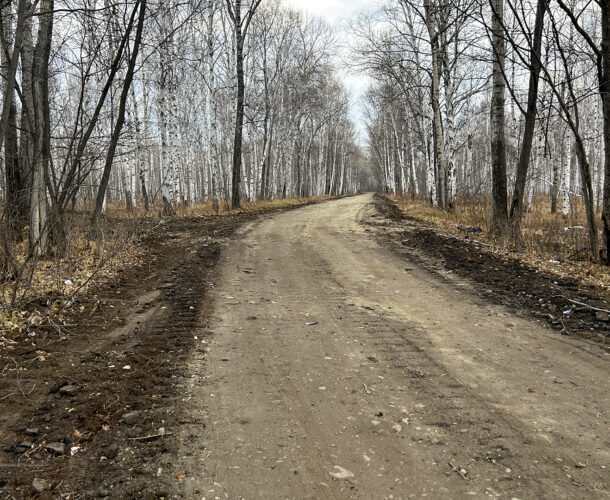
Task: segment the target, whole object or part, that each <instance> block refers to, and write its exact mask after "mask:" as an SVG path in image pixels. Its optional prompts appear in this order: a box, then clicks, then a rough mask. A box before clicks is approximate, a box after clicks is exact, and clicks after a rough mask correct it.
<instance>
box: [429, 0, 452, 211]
mask: <svg viewBox="0 0 610 500" xmlns="http://www.w3.org/2000/svg"><path fill="white" fill-rule="evenodd" d="M424 8H425V11H426V27H427V28H428V36H429V37H430V49H431V51H432V82H431V83H432V88H431V98H432V112H433V137H434V149H435V157H436V161H437V166H438V169H437V178H436V185H437V193H436V195H437V199H438V206H439V207H440V208H442V209H443V210H446V209H447V208H448V204H447V159H446V157H445V138H444V133H443V122H442V118H441V105H440V76H439V75H440V57H439V52H440V51H439V41H438V36H439V35H438V33H437V32H436V25H435V15H436V14H435V11H434V9H433V7H432V4H431V1H430V0H424Z"/></svg>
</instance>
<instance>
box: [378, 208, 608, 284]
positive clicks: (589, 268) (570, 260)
mask: <svg viewBox="0 0 610 500" xmlns="http://www.w3.org/2000/svg"><path fill="white" fill-rule="evenodd" d="M389 198H390V199H392V200H393V201H395V202H396V203H397V205H398V206H399V207H400V209H401V210H403V211H404V212H405V214H406V215H408V216H410V217H413V218H415V219H417V220H419V221H420V222H422V223H424V224H425V225H427V226H432V227H434V228H435V229H436V230H441V231H442V232H444V233H446V234H450V235H452V236H456V237H459V238H465V237H468V238H469V239H471V240H477V241H480V242H482V243H486V244H488V245H493V247H486V248H488V249H487V250H486V251H489V252H494V253H502V254H510V255H511V257H513V258H515V259H518V260H521V261H523V262H524V263H527V264H529V265H531V266H534V267H536V268H539V269H542V270H545V271H547V272H550V273H552V274H554V275H556V276H558V277H561V278H572V279H577V280H579V281H580V282H581V283H583V284H586V285H591V286H594V287H596V288H598V289H600V290H603V291H608V290H610V271H609V269H608V268H607V267H606V266H602V265H595V264H592V263H591V262H590V253H589V245H588V236H587V230H586V218H585V211H584V207H583V205H582V201H581V200H580V199H579V198H576V197H575V198H573V199H572V200H571V201H572V204H571V210H570V214H569V215H568V217H567V218H564V217H563V216H562V215H561V200H559V201H558V205H557V206H558V212H557V213H554V214H552V213H551V200H550V197H548V196H537V197H536V198H535V199H534V200H533V203H532V208H531V210H530V211H529V212H527V213H526V214H525V216H524V219H523V224H522V232H523V246H522V247H521V248H514V247H511V246H510V245H509V242H508V241H498V240H496V239H493V238H491V237H490V236H489V234H488V230H489V218H490V211H491V208H490V202H489V198H487V197H473V198H462V199H460V200H458V201H457V202H456V203H455V204H454V207H453V209H452V210H451V211H448V212H445V211H443V210H440V209H438V208H434V207H431V206H430V205H429V204H428V203H427V202H426V201H424V200H411V199H409V198H404V197H401V198H398V197H389ZM598 224H599V225H598V227H601V217H600V216H598ZM459 226H470V227H478V228H480V229H481V230H482V232H481V233H477V234H472V233H467V232H466V231H464V230H460V229H459V228H458V227H459Z"/></svg>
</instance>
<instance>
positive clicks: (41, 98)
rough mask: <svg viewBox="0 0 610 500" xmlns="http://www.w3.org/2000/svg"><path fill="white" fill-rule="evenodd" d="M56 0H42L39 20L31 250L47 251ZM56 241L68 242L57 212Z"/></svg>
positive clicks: (35, 50)
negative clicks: (52, 40)
mask: <svg viewBox="0 0 610 500" xmlns="http://www.w3.org/2000/svg"><path fill="white" fill-rule="evenodd" d="M53 5H54V1H53V0H41V2H40V12H41V15H40V16H39V19H38V23H39V24H38V38H37V40H36V48H35V49H34V63H33V77H32V95H33V100H34V122H35V130H36V147H35V154H34V166H33V172H32V193H31V201H30V251H31V252H32V253H34V254H38V253H44V252H46V249H47V233H48V229H49V228H48V224H47V206H46V205H47V197H46V189H45V181H46V178H47V176H48V169H49V165H50V161H51V124H50V109H49V58H50V55H51V39H52V35H53ZM52 229H53V233H52V235H53V240H54V243H55V244H57V245H60V246H62V245H63V244H64V243H65V241H64V226H63V219H62V217H61V214H60V213H54V214H53V228H52Z"/></svg>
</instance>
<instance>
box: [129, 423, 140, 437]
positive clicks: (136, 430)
mask: <svg viewBox="0 0 610 500" xmlns="http://www.w3.org/2000/svg"><path fill="white" fill-rule="evenodd" d="M141 435H142V429H141V428H140V427H139V426H137V425H136V426H135V427H130V428H129V429H127V437H130V438H132V439H133V438H137V437H138V436H141Z"/></svg>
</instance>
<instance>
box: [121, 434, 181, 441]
mask: <svg viewBox="0 0 610 500" xmlns="http://www.w3.org/2000/svg"><path fill="white" fill-rule="evenodd" d="M171 435H172V433H171V432H164V433H163V434H149V435H148V436H139V437H134V438H127V439H128V440H129V441H149V440H153V439H157V438H160V437H165V436H171Z"/></svg>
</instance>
